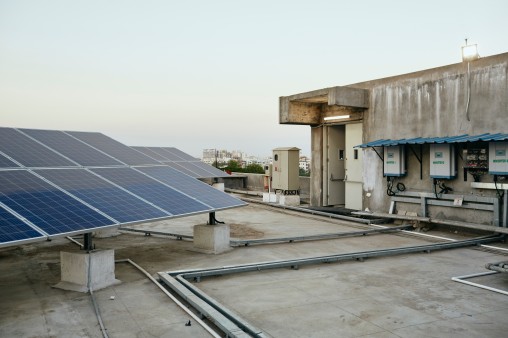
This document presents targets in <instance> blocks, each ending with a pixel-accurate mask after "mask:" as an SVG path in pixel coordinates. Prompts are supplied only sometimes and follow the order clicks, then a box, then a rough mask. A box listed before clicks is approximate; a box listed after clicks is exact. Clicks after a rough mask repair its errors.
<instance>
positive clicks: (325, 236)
mask: <svg viewBox="0 0 508 338" xmlns="http://www.w3.org/2000/svg"><path fill="white" fill-rule="evenodd" d="M412 228H413V226H412V225H408V224H406V225H400V226H396V227H386V228H379V229H369V230H361V231H348V232H336V233H329V234H320V235H308V236H292V237H278V238H262V239H243V240H230V242H229V243H230V246H232V247H238V246H249V245H253V244H272V243H286V242H287V243H293V242H304V241H318V240H324V239H336V238H347V237H355V236H366V235H369V234H382V233H389V232H396V231H401V230H409V229H412ZM119 230H121V231H128V232H138V233H143V234H145V236H151V235H152V234H154V235H162V236H169V237H175V238H176V239H177V240H182V239H183V238H187V239H193V238H194V237H193V236H191V235H181V234H175V233H171V232H162V231H152V230H143V229H133V228H123V227H122V228H120V229H119Z"/></svg>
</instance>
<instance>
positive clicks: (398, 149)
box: [384, 146, 406, 177]
mask: <svg viewBox="0 0 508 338" xmlns="http://www.w3.org/2000/svg"><path fill="white" fill-rule="evenodd" d="M384 175H385V176H395V177H399V176H404V175H406V158H405V152H404V147H402V146H387V147H385V148H384Z"/></svg>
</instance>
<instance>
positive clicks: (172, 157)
mask: <svg viewBox="0 0 508 338" xmlns="http://www.w3.org/2000/svg"><path fill="white" fill-rule="evenodd" d="M148 149H149V150H150V151H153V152H154V153H157V154H158V155H159V156H161V157H162V158H164V161H172V162H174V161H183V158H181V157H180V156H177V155H175V154H173V153H171V152H169V151H166V150H165V149H164V148H163V147H148ZM160 161H162V160H160Z"/></svg>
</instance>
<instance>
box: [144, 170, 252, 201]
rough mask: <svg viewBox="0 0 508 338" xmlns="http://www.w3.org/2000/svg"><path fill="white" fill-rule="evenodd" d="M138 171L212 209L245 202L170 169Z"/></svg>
mask: <svg viewBox="0 0 508 338" xmlns="http://www.w3.org/2000/svg"><path fill="white" fill-rule="evenodd" d="M139 170H140V171H142V172H144V173H145V174H148V175H150V176H152V177H154V178H156V179H158V180H159V181H161V182H164V183H166V184H169V185H171V186H172V187H174V188H175V189H178V190H182V191H186V192H188V193H190V194H192V195H193V196H199V198H200V200H201V201H202V202H203V203H206V204H208V205H210V206H211V207H212V208H214V209H222V208H231V207H234V206H242V205H246V203H245V202H243V201H241V200H239V199H236V198H234V197H232V196H230V195H228V194H225V193H223V192H221V191H219V190H217V189H215V188H213V187H211V186H210V185H208V184H206V183H203V182H201V181H199V180H197V179H195V178H192V177H189V176H185V175H182V174H181V173H179V172H178V171H177V170H175V169H172V168H168V167H146V168H139Z"/></svg>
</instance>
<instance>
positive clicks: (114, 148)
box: [66, 131, 160, 165]
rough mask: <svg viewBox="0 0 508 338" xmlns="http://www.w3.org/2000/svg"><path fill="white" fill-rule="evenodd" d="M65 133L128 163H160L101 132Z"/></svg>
mask: <svg viewBox="0 0 508 338" xmlns="http://www.w3.org/2000/svg"><path fill="white" fill-rule="evenodd" d="M66 133H67V134H69V135H72V136H74V137H76V138H78V139H80V140H81V141H83V142H85V143H87V144H89V145H91V146H92V147H94V148H97V149H99V150H100V151H103V152H105V153H106V154H108V155H110V156H112V157H114V158H115V159H117V160H119V161H121V162H123V163H125V164H128V165H146V164H152V165H156V164H160V163H159V162H158V161H156V160H154V159H153V158H150V157H148V156H146V155H144V154H142V153H140V152H138V151H135V150H134V149H132V148H130V147H128V146H126V145H124V144H122V143H120V142H118V141H115V140H113V139H112V138H110V137H108V136H106V135H104V134H101V133H90V132H81V131H67V132H66Z"/></svg>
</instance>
